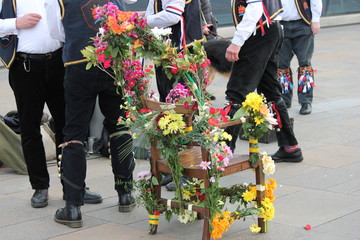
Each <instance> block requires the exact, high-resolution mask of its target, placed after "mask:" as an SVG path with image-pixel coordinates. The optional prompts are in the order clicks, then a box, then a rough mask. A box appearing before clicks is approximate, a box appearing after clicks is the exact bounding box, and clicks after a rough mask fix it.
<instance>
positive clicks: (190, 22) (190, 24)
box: [154, 0, 203, 47]
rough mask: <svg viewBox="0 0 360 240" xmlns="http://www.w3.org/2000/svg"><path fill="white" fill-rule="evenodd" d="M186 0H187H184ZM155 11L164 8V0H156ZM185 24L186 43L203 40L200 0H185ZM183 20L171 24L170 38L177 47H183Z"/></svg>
mask: <svg viewBox="0 0 360 240" xmlns="http://www.w3.org/2000/svg"><path fill="white" fill-rule="evenodd" d="M184 1H185V0H184ZM154 10H155V11H154V12H155V13H158V12H160V11H162V10H163V8H162V1H161V0H157V1H154ZM182 17H183V20H181V21H183V24H184V26H185V37H186V44H189V43H192V42H194V41H195V40H201V39H202V38H203V33H202V27H201V16H200V2H199V0H187V1H185V9H184V12H183V14H182ZM181 21H179V22H178V23H177V24H175V25H173V26H171V32H172V33H171V36H170V39H171V41H172V43H173V44H174V45H175V46H176V47H181V46H180V45H181V36H182V33H183V30H182V29H181Z"/></svg>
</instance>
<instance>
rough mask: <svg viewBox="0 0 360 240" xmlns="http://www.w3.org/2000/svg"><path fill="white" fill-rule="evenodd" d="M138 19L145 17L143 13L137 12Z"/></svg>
mask: <svg viewBox="0 0 360 240" xmlns="http://www.w3.org/2000/svg"><path fill="white" fill-rule="evenodd" d="M137 14H138V15H139V17H140V18H143V17H144V16H145V11H139V12H137Z"/></svg>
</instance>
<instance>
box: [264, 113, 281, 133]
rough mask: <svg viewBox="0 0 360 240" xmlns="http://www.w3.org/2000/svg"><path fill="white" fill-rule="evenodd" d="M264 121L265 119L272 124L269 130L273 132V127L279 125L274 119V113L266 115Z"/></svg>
mask: <svg viewBox="0 0 360 240" xmlns="http://www.w3.org/2000/svg"><path fill="white" fill-rule="evenodd" d="M264 119H265V121H268V122H269V123H270V125H269V126H268V128H269V129H270V130H272V126H273V125H277V124H278V122H277V119H276V118H274V114H272V113H269V114H268V115H266V116H265V117H264Z"/></svg>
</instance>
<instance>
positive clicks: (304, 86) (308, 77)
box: [298, 67, 315, 93]
mask: <svg viewBox="0 0 360 240" xmlns="http://www.w3.org/2000/svg"><path fill="white" fill-rule="evenodd" d="M313 73H314V71H313V70H312V68H311V67H304V68H300V70H299V74H301V75H300V76H299V88H298V91H299V92H302V93H307V92H309V91H310V90H311V89H313V88H314V87H315V82H314V78H313Z"/></svg>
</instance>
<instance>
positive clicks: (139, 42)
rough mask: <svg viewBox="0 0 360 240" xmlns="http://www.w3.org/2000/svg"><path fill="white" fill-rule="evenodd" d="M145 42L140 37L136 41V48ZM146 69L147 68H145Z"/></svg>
mask: <svg viewBox="0 0 360 240" xmlns="http://www.w3.org/2000/svg"><path fill="white" fill-rule="evenodd" d="M143 44H144V42H142V41H140V39H136V40H135V41H134V48H138V47H141V46H142V45H143ZM145 71H146V70H145Z"/></svg>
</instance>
